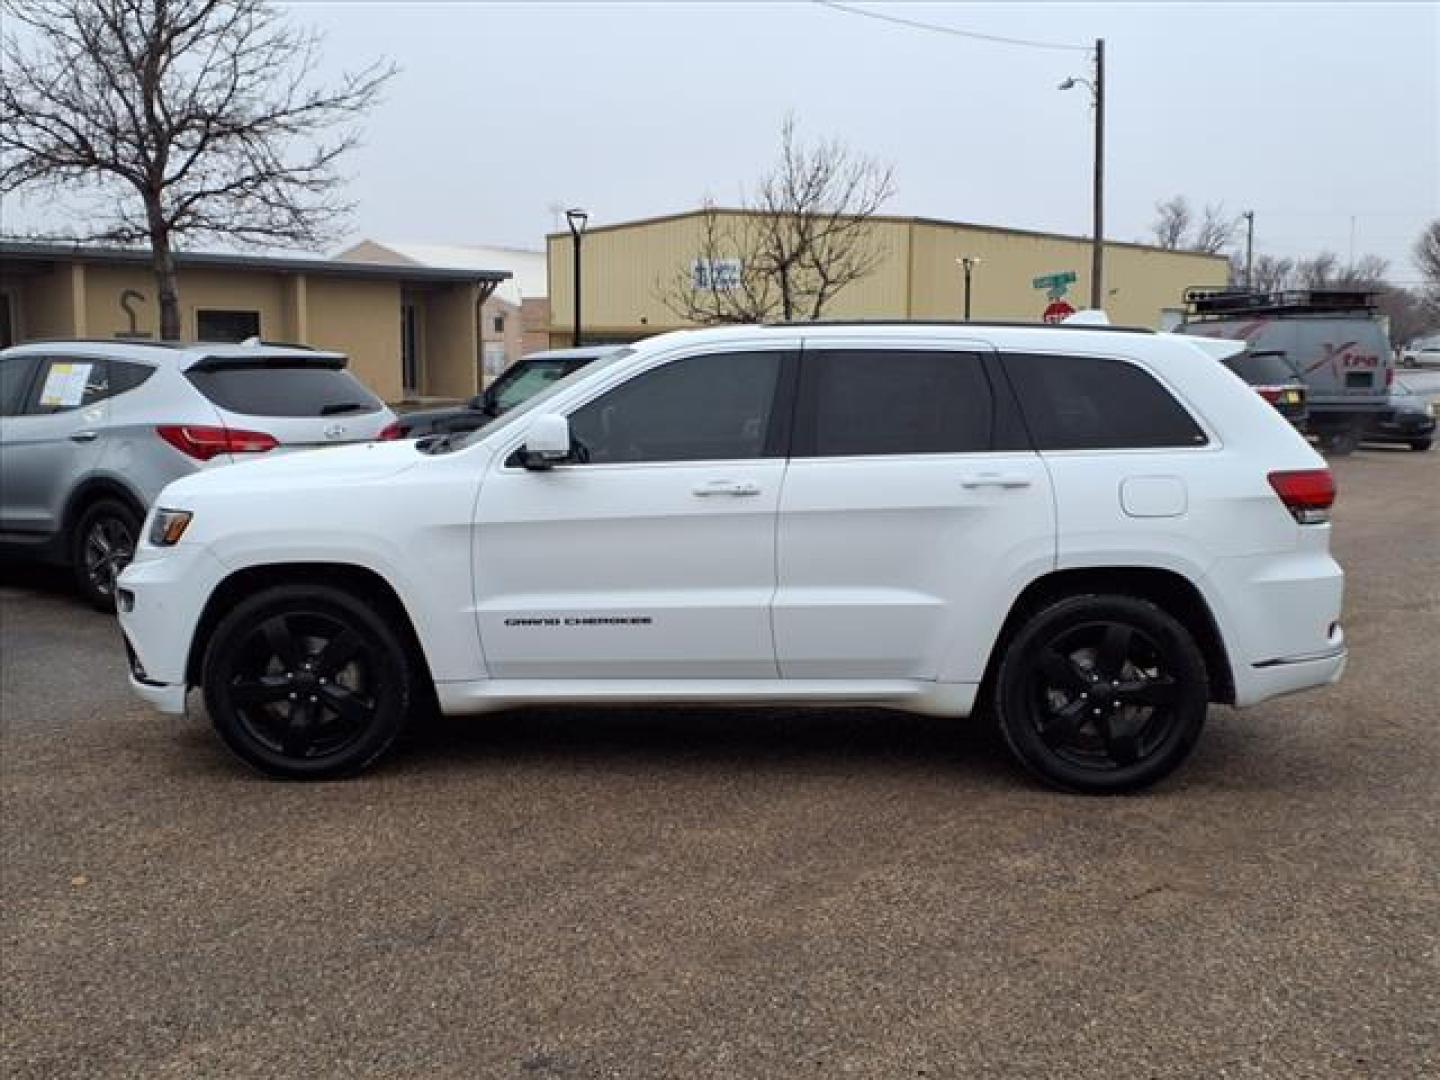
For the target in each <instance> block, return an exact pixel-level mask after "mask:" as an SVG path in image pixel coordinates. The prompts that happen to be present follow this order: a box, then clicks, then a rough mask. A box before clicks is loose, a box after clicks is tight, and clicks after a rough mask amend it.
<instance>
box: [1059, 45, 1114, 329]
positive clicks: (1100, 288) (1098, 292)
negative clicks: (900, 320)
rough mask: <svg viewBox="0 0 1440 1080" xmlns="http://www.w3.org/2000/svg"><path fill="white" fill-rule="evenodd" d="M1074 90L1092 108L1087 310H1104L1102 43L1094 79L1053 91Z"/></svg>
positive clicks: (1069, 83)
mask: <svg viewBox="0 0 1440 1080" xmlns="http://www.w3.org/2000/svg"><path fill="white" fill-rule="evenodd" d="M1076 86H1086V87H1089V89H1090V102H1091V104H1092V105H1094V106H1095V181H1094V196H1095V231H1094V235H1093V236H1092V237H1091V240H1090V306H1091V307H1092V308H1096V309H1099V308H1101V307H1103V306H1104V304H1103V298H1104V296H1105V284H1104V280H1103V277H1104V273H1105V39H1104V38H1096V39H1095V79H1094V81H1093V82H1092V81H1091V80H1089V79H1081V78H1077V77H1075V76H1074V75H1072V76H1071V77H1070V78H1068V79H1066V80H1065V81H1064V82H1062V83H1061V84H1060V85H1059V86H1058V87H1057V88H1056V89H1058V90H1070V89H1073V88H1074V87H1076Z"/></svg>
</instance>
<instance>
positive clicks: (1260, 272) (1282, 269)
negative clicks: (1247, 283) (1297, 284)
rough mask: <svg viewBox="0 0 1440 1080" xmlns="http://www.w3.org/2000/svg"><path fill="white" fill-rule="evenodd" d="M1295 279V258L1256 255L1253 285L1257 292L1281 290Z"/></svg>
mask: <svg viewBox="0 0 1440 1080" xmlns="http://www.w3.org/2000/svg"><path fill="white" fill-rule="evenodd" d="M1294 280H1295V260H1294V259H1286V258H1281V257H1279V256H1276V255H1256V256H1255V259H1254V271H1253V274H1252V281H1251V287H1252V288H1254V289H1255V290H1256V291H1257V292H1279V291H1281V290H1282V289H1288V288H1289V287H1290V286H1291V285H1292V284H1293V283H1294Z"/></svg>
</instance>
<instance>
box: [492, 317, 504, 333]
mask: <svg viewBox="0 0 1440 1080" xmlns="http://www.w3.org/2000/svg"><path fill="white" fill-rule="evenodd" d="M494 325H495V333H497V334H503V333H504V332H505V316H504V315H496V316H495V323H494Z"/></svg>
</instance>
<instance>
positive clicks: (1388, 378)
mask: <svg viewBox="0 0 1440 1080" xmlns="http://www.w3.org/2000/svg"><path fill="white" fill-rule="evenodd" d="M1394 385H1395V369H1394V368H1393V367H1387V368H1386V369H1385V389H1386V390H1389V389H1390V387H1392V386H1394Z"/></svg>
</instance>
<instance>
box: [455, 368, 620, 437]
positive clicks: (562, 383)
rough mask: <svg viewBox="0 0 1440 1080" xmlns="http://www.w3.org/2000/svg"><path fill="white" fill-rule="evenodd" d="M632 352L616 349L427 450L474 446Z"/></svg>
mask: <svg viewBox="0 0 1440 1080" xmlns="http://www.w3.org/2000/svg"><path fill="white" fill-rule="evenodd" d="M634 352H635V350H634V349H631V348H624V349H616V350H615V351H614V352H613V353H610V354H609V355H607V356H602V357H600V358H599V359H597V360H594V361H592V362H591V363H588V364H586V365H585V366H584V367H582V368H580V369H579V370H577V371H572V372H571V373H570V374H569V375H566V376H565V377H564V378H563V379H557V380H556V381H554V382H552V383H550V384H549V385H548V386H546V387H545V388H544V389H543V390H541V391H540V392H539V393H538V394H535V395H534V396H533V397H531V398H529V399H528V400H526V401H524V402H522V403H521V404H519V405H517V406H515V408H513V409H511V410H510V411H509V412H507V413H505V414H504V415H502V416H500V417H499V418H498V419H495V420H492V421H490V423H488V424H486V425H485V426H484V427H480V428H476V429H475V430H474V431H472V432H469V433H468V434H466V435H465V436H464V437H463V438H460V439H456V440H455V441H454V442H445V443H443V444H436V445H434V446H433V447H430V448H429V450H430V452H431V453H434V452H435V451H437V450H459V449H461V448H462V447H466V446H470V445H472V444H474V443H475V442H476V441H477V440H479V439H488V438H489V437H490V436H491V435H493V434H495V432H497V431H499V430H501V429H502V428H506V427H509V426H510V425H511V424H513V423H514V422H515V421H516V420H518V419H520V417H522V416H524V415H526V414H527V413H529V412H532V411H533V410H534V409H536V408H538V407H539V406H541V405H543V404H544V403H545V402H547V401H549V400H550V399H551V398H552V397H554V396H555V395H556V394H558V393H559V392H560V391H561V390H563V389H565V388H566V387H568V386H569V385H570V384H571V383H574V382H578V381H580V380H581V379H587V378H589V377H590V376H591V375H595V374H599V373H600V372H601V371H604V370H606V369H607V368H610V367H612V366H613V365H614V364H615V363H616V362H617V361H620V360H623V359H624V358H625V357H627V356H630V355H631V354H633V353H634Z"/></svg>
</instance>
